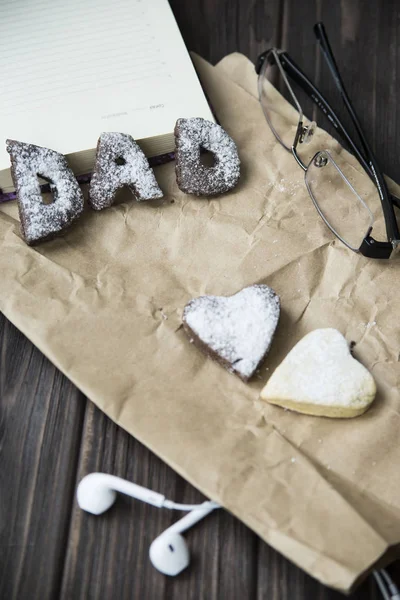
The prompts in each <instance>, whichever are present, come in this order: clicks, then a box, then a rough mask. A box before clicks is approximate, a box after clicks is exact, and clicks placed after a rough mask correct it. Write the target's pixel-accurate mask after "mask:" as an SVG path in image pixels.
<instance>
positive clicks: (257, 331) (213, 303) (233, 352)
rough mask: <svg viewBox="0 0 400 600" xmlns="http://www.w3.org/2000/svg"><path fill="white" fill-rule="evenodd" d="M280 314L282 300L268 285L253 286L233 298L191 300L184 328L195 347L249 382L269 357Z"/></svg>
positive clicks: (216, 297) (186, 311)
mask: <svg viewBox="0 0 400 600" xmlns="http://www.w3.org/2000/svg"><path fill="white" fill-rule="evenodd" d="M279 313H280V302H279V296H277V294H276V293H275V292H274V291H273V290H272V289H271V288H269V287H268V286H267V285H251V286H249V287H246V288H244V289H243V290H241V291H240V292H238V293H237V294H234V295H233V296H229V297H224V296H201V297H200V298H195V299H194V300H191V301H190V302H189V303H188V304H187V305H186V306H185V309H184V312H183V326H184V329H185V331H186V333H187V334H188V335H189V337H190V340H191V341H193V343H194V344H195V345H196V346H198V347H199V348H200V349H201V350H203V352H205V353H206V354H207V355H208V356H210V357H211V358H213V359H214V360H216V361H218V362H219V363H220V364H222V365H223V366H224V367H226V368H227V369H229V370H230V371H232V372H235V373H236V374H237V375H239V377H241V379H243V381H247V380H248V379H250V377H251V376H252V375H253V374H254V372H255V371H256V369H257V367H258V366H259V364H260V363H261V361H262V360H263V359H264V358H265V356H266V354H267V353H268V350H269V348H270V346H271V342H272V338H273V335H274V333H275V329H276V326H277V324H278V320H279Z"/></svg>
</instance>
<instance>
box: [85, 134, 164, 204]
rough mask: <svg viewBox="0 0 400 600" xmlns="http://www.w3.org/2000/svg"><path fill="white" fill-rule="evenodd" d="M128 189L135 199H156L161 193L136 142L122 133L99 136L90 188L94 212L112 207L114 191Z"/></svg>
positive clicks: (90, 198) (160, 196)
mask: <svg viewBox="0 0 400 600" xmlns="http://www.w3.org/2000/svg"><path fill="white" fill-rule="evenodd" d="M124 186H128V187H129V189H130V190H131V192H132V193H133V194H134V196H135V198H136V200H138V201H141V200H155V199H157V198H162V196H163V193H162V191H161V189H160V188H159V186H158V184H157V180H156V178H155V175H154V173H153V171H152V169H151V167H150V165H149V162H148V160H147V158H146V157H145V155H144V154H143V152H142V150H141V149H140V147H139V146H138V144H137V143H136V142H135V140H134V139H133V138H132V137H131V136H130V135H127V134H125V133H114V132H106V133H102V134H101V136H100V138H99V141H98V144H97V154H96V163H95V167H94V171H93V176H92V180H91V182H90V188H89V202H90V204H91V206H92V207H93V208H94V209H96V210H102V209H103V208H107V207H109V206H111V205H112V204H113V202H114V200H115V195H116V193H117V191H118V190H119V189H120V188H122V187H124Z"/></svg>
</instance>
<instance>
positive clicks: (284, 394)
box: [261, 328, 376, 417]
mask: <svg viewBox="0 0 400 600" xmlns="http://www.w3.org/2000/svg"><path fill="white" fill-rule="evenodd" d="M375 393H376V387H375V383H374V380H373V377H372V375H371V374H370V373H369V372H368V370H367V369H366V368H365V367H364V366H363V365H362V364H361V363H359V362H358V361H357V360H356V359H355V358H353V357H352V356H351V353H350V349H349V346H348V344H347V342H346V339H345V338H344V337H343V336H342V334H341V333H340V332H339V331H337V330H336V329H331V328H329V329H316V330H315V331H312V332H311V333H309V334H308V335H306V336H305V337H304V338H303V339H302V340H300V342H298V343H297V344H296V346H295V347H294V348H293V349H292V350H291V351H290V352H289V354H288V355H287V356H286V358H285V359H284V360H283V361H282V363H281V364H280V365H279V367H278V368H277V369H276V371H275V372H274V373H273V374H272V376H271V378H270V379H269V381H268V383H267V385H266V386H265V387H264V389H263V390H262V392H261V397H262V398H263V399H264V400H267V401H268V402H271V403H273V404H278V405H280V406H283V407H286V408H290V409H292V410H296V411H297V412H305V413H307V414H312V415H321V416H329V417H351V416H357V415H359V414H362V413H363V412H364V411H365V410H366V409H367V408H368V406H369V405H370V404H371V403H372V401H373V399H374V397H375Z"/></svg>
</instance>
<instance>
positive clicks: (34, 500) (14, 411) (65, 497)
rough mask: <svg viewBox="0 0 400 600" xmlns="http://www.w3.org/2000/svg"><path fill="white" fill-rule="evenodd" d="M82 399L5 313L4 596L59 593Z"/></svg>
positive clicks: (0, 327) (0, 409)
mask: <svg viewBox="0 0 400 600" xmlns="http://www.w3.org/2000/svg"><path fill="white" fill-rule="evenodd" d="M83 400H84V399H83V397H82V395H81V394H80V392H78V390H77V389H76V388H75V387H74V386H73V385H72V383H70V382H69V381H68V380H67V379H66V378H65V377H63V376H62V375H61V373H60V372H59V371H58V370H57V369H56V368H55V367H54V366H53V365H52V364H51V363H50V362H49V361H48V360H46V359H45V358H44V356H43V355H42V354H41V353H40V352H39V350H37V349H36V348H35V347H34V346H33V345H32V344H31V343H30V342H29V341H28V340H27V339H26V338H25V337H24V336H23V335H22V334H21V333H19V332H18V330H17V329H15V327H14V326H13V325H11V323H9V322H8V321H6V319H5V318H4V317H3V315H0V462H1V469H0V488H1V503H0V524H1V529H0V548H1V551H0V598H4V599H6V598H7V600H12V599H13V598H18V599H22V600H23V599H24V598H43V599H47V598H52V597H56V595H57V590H58V586H59V581H60V576H61V572H62V565H63V558H64V543H65V540H66V534H67V532H68V524H69V519H70V504H71V498H72V495H73V493H74V482H75V471H76V462H77V458H78V451H79V445H80V437H81V430H82V424H83V410H84V401H83Z"/></svg>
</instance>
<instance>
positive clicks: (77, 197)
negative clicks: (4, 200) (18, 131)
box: [6, 140, 83, 244]
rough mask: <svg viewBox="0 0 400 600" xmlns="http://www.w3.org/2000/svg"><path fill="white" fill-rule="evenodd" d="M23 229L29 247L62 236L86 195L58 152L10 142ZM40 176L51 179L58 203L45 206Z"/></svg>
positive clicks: (12, 172) (81, 207)
mask: <svg viewBox="0 0 400 600" xmlns="http://www.w3.org/2000/svg"><path fill="white" fill-rule="evenodd" d="M6 147H7V152H8V153H9V154H10V157H11V174H12V177H13V181H14V185H15V189H16V193H17V200H18V209H19V214H20V219H21V228H22V233H23V235H24V238H25V240H26V242H27V243H28V244H34V243H36V242H39V241H41V240H44V239H46V238H50V237H52V236H53V235H55V234H56V233H59V232H60V231H62V230H63V229H65V228H66V227H67V226H69V225H70V224H71V223H72V221H74V220H75V219H77V218H78V217H79V215H80V213H81V212H82V210H83V195H82V191H81V189H80V187H79V184H78V182H77V180H76V178H75V176H74V174H73V172H72V171H71V169H70V168H69V166H68V163H67V161H66V159H65V157H64V156H63V155H62V154H59V153H58V152H55V150H50V149H49V148H42V147H41V146H35V145H33V144H25V143H23V142H17V141H15V140H7V146H6ZM38 175H40V176H42V177H43V178H45V179H47V180H49V181H50V182H51V187H52V190H53V193H54V202H52V203H51V204H44V203H43V200H42V195H41V191H40V185H39V181H38Z"/></svg>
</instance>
